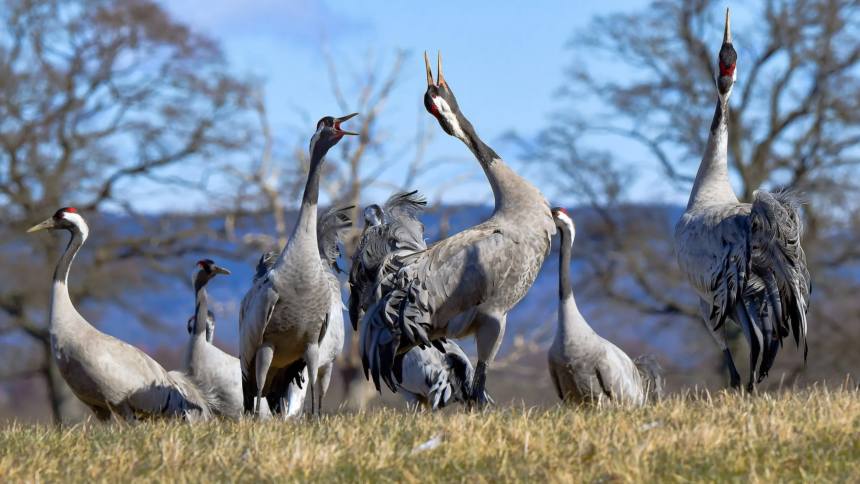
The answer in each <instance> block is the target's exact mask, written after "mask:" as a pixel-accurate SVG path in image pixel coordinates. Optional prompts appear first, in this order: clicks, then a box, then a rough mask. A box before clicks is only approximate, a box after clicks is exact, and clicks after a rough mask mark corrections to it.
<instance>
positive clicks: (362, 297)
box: [348, 190, 427, 331]
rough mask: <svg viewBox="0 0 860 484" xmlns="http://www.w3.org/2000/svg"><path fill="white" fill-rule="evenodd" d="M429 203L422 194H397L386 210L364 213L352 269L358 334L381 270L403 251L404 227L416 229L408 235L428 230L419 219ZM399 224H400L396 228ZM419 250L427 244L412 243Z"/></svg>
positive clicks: (354, 322)
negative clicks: (391, 256) (389, 257)
mask: <svg viewBox="0 0 860 484" xmlns="http://www.w3.org/2000/svg"><path fill="white" fill-rule="evenodd" d="M426 206H427V200H426V199H425V198H424V197H423V196H422V195H420V194H419V193H418V190H414V191H411V192H397V193H395V194H394V195H392V196H391V197H389V199H388V201H387V202H386V203H385V205H384V206H383V207H380V206H379V205H376V204H373V205H370V206H368V207H367V208H365V210H364V230H363V232H362V234H361V239H359V242H358V245H357V246H356V249H355V252H354V253H353V254H352V266H351V268H350V272H349V285H350V293H349V302H348V309H349V319H350V322H351V324H352V329H354V330H356V331H357V330H358V321H359V319H360V318H361V316H362V314H363V313H364V311H365V310H366V309H367V307H368V306H369V305H370V301H371V299H372V292H373V289H374V287H375V279H376V275H377V272H378V271H379V268H380V267H379V266H380V264H381V263H382V261H383V260H384V259H385V256H386V255H388V254H389V253H391V252H392V251H394V250H398V249H399V248H401V247H399V243H400V241H399V239H398V234H400V233H401V230H402V229H399V226H400V225H403V224H405V225H407V226H409V227H414V229H413V230H410V231H409V232H408V233H409V234H412V233H413V232H415V231H417V232H419V233H422V234H423V232H424V226H423V225H422V224H421V222H420V221H419V220H418V216H419V215H421V214H422V213H424V208H425V207H426ZM394 221H397V223H396V224H393V222H394ZM410 243H411V244H412V246H413V248H414V249H415V250H423V249H425V248H426V246H425V245H424V241H423V240H418V239H417V238H414V237H413V238H412V239H411V240H410Z"/></svg>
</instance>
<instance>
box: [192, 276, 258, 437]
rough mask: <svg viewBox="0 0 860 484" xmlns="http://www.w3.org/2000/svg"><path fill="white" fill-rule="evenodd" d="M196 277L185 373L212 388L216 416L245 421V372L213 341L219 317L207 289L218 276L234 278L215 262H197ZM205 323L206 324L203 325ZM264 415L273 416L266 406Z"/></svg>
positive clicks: (237, 362) (232, 357)
mask: <svg viewBox="0 0 860 484" xmlns="http://www.w3.org/2000/svg"><path fill="white" fill-rule="evenodd" d="M197 265H198V267H199V268H200V270H198V271H197V272H196V273H195V274H194V294H195V295H194V301H195V305H196V306H195V307H196V309H195V315H194V316H192V317H191V319H189V320H188V333H189V334H190V335H191V337H190V339H189V341H188V347H187V349H186V350H185V361H184V364H183V371H184V372H185V373H186V374H188V375H191V376H193V377H194V378H196V379H197V380H198V381H200V382H202V384H205V385H208V386H209V387H210V388H211V389H212V393H213V395H214V398H215V400H216V403H215V404H214V406H213V409H212V410H213V412H214V413H215V414H216V415H221V416H224V417H227V418H231V419H234V420H238V419H240V418H242V414H243V410H244V409H243V403H242V370H241V368H240V367H239V359H238V358H236V357H235V356H232V355H228V354H227V353H224V352H223V351H221V350H220V349H219V348H217V347H216V346H215V345H213V344H212V340H213V338H214V337H215V315H214V314H213V313H212V311H210V310H209V296H208V294H207V293H206V285H207V284H208V283H209V281H211V280H212V279H213V278H215V276H216V275H218V274H230V271H228V270H227V269H224V268H223V267H219V266H218V265H216V264H215V262H214V261H212V260H211V259H201V260H200V261H198V262H197ZM201 321H203V323H201ZM260 412H261V414H262V415H263V416H264V417H268V416H269V406H268V404H267V402H266V401H263V402H262V405H261V407H260Z"/></svg>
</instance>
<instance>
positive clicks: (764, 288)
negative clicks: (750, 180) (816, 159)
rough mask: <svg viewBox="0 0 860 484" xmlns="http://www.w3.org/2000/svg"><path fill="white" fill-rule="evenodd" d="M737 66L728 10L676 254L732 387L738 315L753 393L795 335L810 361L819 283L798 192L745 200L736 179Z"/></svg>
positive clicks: (738, 379) (736, 385) (760, 194)
mask: <svg viewBox="0 0 860 484" xmlns="http://www.w3.org/2000/svg"><path fill="white" fill-rule="evenodd" d="M736 67H737V52H735V49H734V46H733V45H732V32H731V24H730V18H729V10H728V9H726V24H725V30H724V32H723V43H722V46H721V47H720V53H719V59H718V62H717V69H716V71H715V81H716V87H717V93H718V96H719V98H718V100H717V107H716V110H715V112H714V120H713V122H712V123H711V128H710V132H709V134H708V141H707V144H706V145H705V153H704V155H703V156H702V162H701V164H700V165H699V170H698V172H697V173H696V179H695V181H694V182H693V188H692V190H691V192H690V199H689V202H688V203H687V208H686V210H685V212H684V214H683V215H682V216H681V219H680V220H679V221H678V223H677V225H676V226H675V253H676V255H677V257H678V264H679V266H680V269H681V273H682V274H683V275H684V278H685V279H686V281H687V282H688V283H689V284H690V286H691V287H692V288H693V290H694V291H696V293H697V294H698V295H699V309H700V311H701V313H702V319H703V320H704V322H705V325H706V326H707V327H708V330H709V331H710V332H711V336H713V338H714V339H715V340H716V342H717V345H718V346H719V347H720V349H721V350H722V351H723V356H724V359H725V363H726V366H727V367H728V369H729V374H730V378H731V380H730V384H731V386H732V387H733V388H739V387H740V386H741V376H740V374H739V373H738V370H737V368H736V367H735V364H734V361H733V360H732V355H731V352H730V351H729V348H728V338H727V336H726V327H725V324H724V323H725V321H726V320H727V319H731V320H732V321H734V322H735V323H736V324H737V325H739V326H740V327H741V330H742V331H743V333H744V337H745V338H746V340H747V343H748V344H749V348H750V354H749V357H750V375H749V383H748V384H747V390H748V391H750V392H751V391H753V390H754V388H755V385H756V384H757V383H760V382H761V381H762V379H764V378H765V377H766V376H767V374H768V372H769V370H770V368H771V367H772V365H773V362H774V360H775V359H776V355H777V352H778V351H779V349H780V347H781V346H782V341H783V339H784V338H786V337H788V336H789V335H790V334H794V338H795V342H796V344H797V346H798V347H800V343H801V341H803V348H804V349H803V361H804V364H805V363H806V358H807V351H808V349H807V343H806V334H807V321H806V313H807V311H808V310H809V295H810V292H811V290H812V285H811V281H810V277H809V271H808V269H807V266H806V255H805V254H804V252H803V247H801V237H802V235H803V220H802V219H801V217H800V210H799V203H798V200H797V198H796V197H795V196H794V195H793V194H792V193H790V192H787V191H777V192H774V193H769V192H766V191H764V190H757V191H756V192H754V193H753V200H752V203H740V202H739V201H738V199H737V197H736V196H735V193H734V191H733V190H732V185H731V183H730V182H729V172H728V170H729V168H728V136H729V133H728V120H729V116H728V113H729V97H730V96H731V94H732V87H733V86H734V83H735V81H736V80H737V76H738V72H737V69H736ZM760 355H761V356H762V358H761V364H760V366H758V370H759V374H758V378H756V367H757V365H758V359H759V356H760Z"/></svg>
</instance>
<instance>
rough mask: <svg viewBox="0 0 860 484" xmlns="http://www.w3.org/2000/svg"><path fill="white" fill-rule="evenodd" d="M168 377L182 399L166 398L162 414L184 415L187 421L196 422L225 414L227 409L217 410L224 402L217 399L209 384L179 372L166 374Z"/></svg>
mask: <svg viewBox="0 0 860 484" xmlns="http://www.w3.org/2000/svg"><path fill="white" fill-rule="evenodd" d="M168 376H169V377H170V378H171V380H172V383H173V385H174V388H175V389H176V391H177V392H179V394H180V395H181V397H182V398H168V399H167V401H165V403H164V407H163V409H162V414H164V415H179V414H184V415H185V417H186V418H187V419H188V420H189V421H192V422H197V421H207V420H209V419H211V418H212V417H213V416H214V415H215V414H216V413H220V414H225V413H226V410H227V409H225V408H219V406H220V405H221V402H222V401H224V400H223V399H221V398H218V395H217V393H216V391H215V390H214V389H213V388H212V386H211V385H210V384H209V383H207V382H205V381H202V380H200V379H198V378H196V377H194V376H191V375H188V374H186V373H184V372H181V371H171V372H168Z"/></svg>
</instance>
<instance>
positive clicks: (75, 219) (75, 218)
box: [63, 212, 90, 238]
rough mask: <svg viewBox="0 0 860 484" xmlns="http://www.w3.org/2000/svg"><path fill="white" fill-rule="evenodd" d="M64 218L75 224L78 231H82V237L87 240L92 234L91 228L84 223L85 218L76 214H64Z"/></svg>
mask: <svg viewBox="0 0 860 484" xmlns="http://www.w3.org/2000/svg"><path fill="white" fill-rule="evenodd" d="M63 218H64V219H66V220H68V221H69V222H71V223H73V224H75V225H76V226H77V227H78V230H80V231H81V235H83V236H84V238H87V235H89V233H90V228H89V226H88V225H87V223H86V222H85V221H84V218H83V217H81V216H80V215H78V214H76V213H74V212H63Z"/></svg>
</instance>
